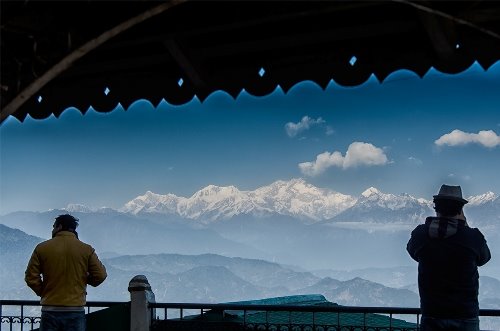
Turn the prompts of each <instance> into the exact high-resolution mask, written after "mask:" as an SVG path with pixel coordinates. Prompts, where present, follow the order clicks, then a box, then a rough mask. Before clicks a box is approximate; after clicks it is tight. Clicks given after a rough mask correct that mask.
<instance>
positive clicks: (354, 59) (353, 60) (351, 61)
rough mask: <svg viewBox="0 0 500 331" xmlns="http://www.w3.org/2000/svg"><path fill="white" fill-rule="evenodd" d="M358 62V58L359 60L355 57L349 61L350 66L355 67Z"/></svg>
mask: <svg viewBox="0 0 500 331" xmlns="http://www.w3.org/2000/svg"><path fill="white" fill-rule="evenodd" d="M356 61H358V58H357V57H355V56H353V57H351V59H350V60H349V64H350V65H351V66H353V65H355V64H356Z"/></svg>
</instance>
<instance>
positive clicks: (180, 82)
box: [177, 78, 184, 87]
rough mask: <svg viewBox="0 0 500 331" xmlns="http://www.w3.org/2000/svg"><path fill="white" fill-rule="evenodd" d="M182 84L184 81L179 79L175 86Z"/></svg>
mask: <svg viewBox="0 0 500 331" xmlns="http://www.w3.org/2000/svg"><path fill="white" fill-rule="evenodd" d="M183 84H184V79H182V78H179V80H178V81H177V85H179V87H180V86H182V85H183Z"/></svg>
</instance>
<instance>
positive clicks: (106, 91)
mask: <svg viewBox="0 0 500 331" xmlns="http://www.w3.org/2000/svg"><path fill="white" fill-rule="evenodd" d="M109 92H111V90H110V89H109V88H107V87H106V89H104V94H105V95H108V94H109Z"/></svg>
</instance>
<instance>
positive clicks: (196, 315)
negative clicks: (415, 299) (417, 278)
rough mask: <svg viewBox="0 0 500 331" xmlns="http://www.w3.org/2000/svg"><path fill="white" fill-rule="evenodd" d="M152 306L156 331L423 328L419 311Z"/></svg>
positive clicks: (489, 313)
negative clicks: (420, 326)
mask: <svg viewBox="0 0 500 331" xmlns="http://www.w3.org/2000/svg"><path fill="white" fill-rule="evenodd" d="M149 307H150V308H151V314H152V328H151V330H153V331H157V330H169V331H177V330H276V331H284V330H286V331H305V330H310V331H320V330H321V331H410V330H411V331H413V330H419V329H420V328H419V324H420V314H421V312H420V309H419V308H401V307H350V306H338V305H334V304H332V305H326V306H319V305H316V306H314V305H309V306H307V305H300V306H298V305H256V304H197V303H150V304H149ZM162 311H163V313H162V314H161V312H162ZM157 313H160V314H159V315H158V314H157ZM160 315H163V316H160ZM479 315H480V317H500V310H496V309H481V310H480V312H479ZM396 317H398V318H396ZM496 322H498V324H499V325H500V319H498V318H497V319H496ZM492 330H493V329H492Z"/></svg>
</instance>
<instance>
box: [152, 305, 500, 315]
mask: <svg viewBox="0 0 500 331" xmlns="http://www.w3.org/2000/svg"><path fill="white" fill-rule="evenodd" d="M149 307H151V308H171V309H176V308H177V309H213V310H253V311H257V310H263V311H298V312H348V313H382V314H420V308H404V307H357V306H356V307H354V306H334V305H332V306H313V305H311V306H307V305H256V304H233V303H214V304H209V303H206V304H203V303H150V304H149ZM499 312H500V311H499Z"/></svg>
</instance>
